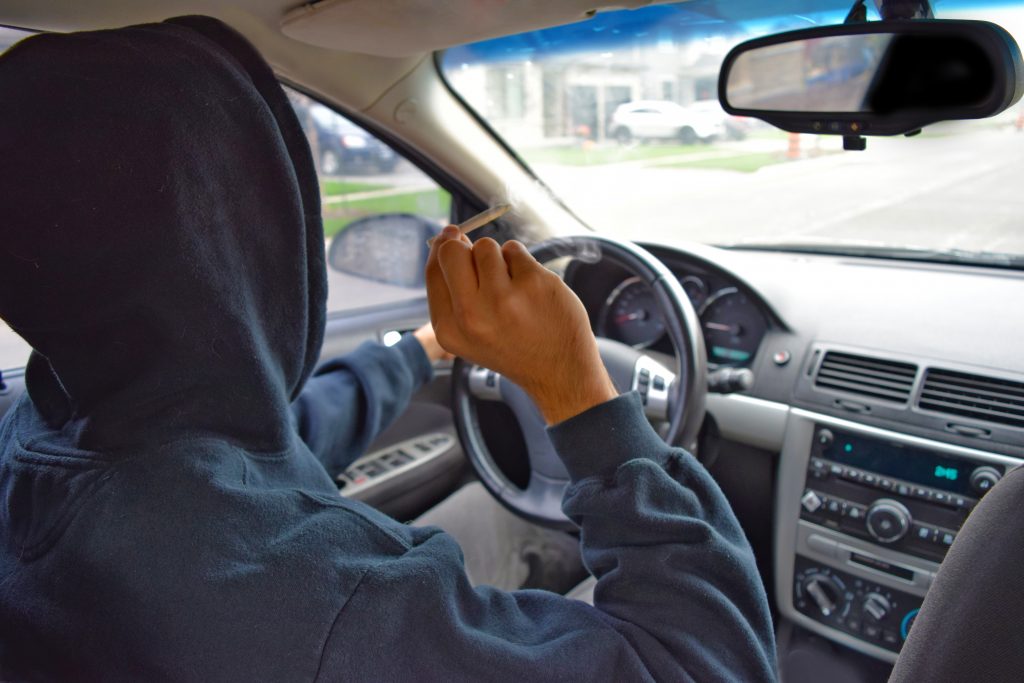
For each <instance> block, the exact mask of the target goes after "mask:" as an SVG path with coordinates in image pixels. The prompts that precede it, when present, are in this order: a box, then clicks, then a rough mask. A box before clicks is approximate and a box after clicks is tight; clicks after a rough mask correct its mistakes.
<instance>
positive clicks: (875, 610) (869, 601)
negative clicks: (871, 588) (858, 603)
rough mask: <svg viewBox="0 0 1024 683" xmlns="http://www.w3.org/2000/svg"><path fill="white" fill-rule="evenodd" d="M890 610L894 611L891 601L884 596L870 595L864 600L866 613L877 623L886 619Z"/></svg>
mask: <svg viewBox="0 0 1024 683" xmlns="http://www.w3.org/2000/svg"><path fill="white" fill-rule="evenodd" d="M890 609H892V605H891V604H889V600H888V599H886V597H885V596H884V595H881V594H879V593H868V594H867V596H866V597H865V598H864V613H865V614H867V615H868V616H870V617H871V618H872V619H874V620H875V621H881V620H882V619H885V617H886V615H888V614H889V610H890Z"/></svg>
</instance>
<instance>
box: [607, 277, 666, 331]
mask: <svg viewBox="0 0 1024 683" xmlns="http://www.w3.org/2000/svg"><path fill="white" fill-rule="evenodd" d="M597 333H598V334H599V335H600V336H602V337H607V338H609V339H615V340H616V341H620V342H622V343H624V344H629V345H630V346H632V347H634V348H638V349H645V348H647V347H648V346H650V345H651V344H653V343H654V342H656V341H658V340H659V339H661V337H662V335H663V334H665V320H664V319H663V318H662V317H661V313H660V311H659V309H658V302H657V301H656V300H655V298H654V290H652V289H651V288H650V287H649V286H648V285H647V283H645V282H644V281H643V280H641V279H640V278H638V277H631V278H629V279H628V280H623V281H622V283H621V284H620V285H619V286H618V287H616V288H615V289H614V290H613V291H612V293H611V294H609V295H608V299H607V300H606V301H605V304H604V308H603V309H602V310H601V317H600V318H599V320H598V326H597Z"/></svg>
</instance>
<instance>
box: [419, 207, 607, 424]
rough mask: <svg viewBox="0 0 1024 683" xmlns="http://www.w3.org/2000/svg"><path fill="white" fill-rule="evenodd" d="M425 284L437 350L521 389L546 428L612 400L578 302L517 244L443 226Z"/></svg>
mask: <svg viewBox="0 0 1024 683" xmlns="http://www.w3.org/2000/svg"><path fill="white" fill-rule="evenodd" d="M426 279H427V297H428V299H429V301H430V319H431V321H432V322H433V325H434V330H435V331H436V333H437V339H438V341H439V342H440V344H441V346H443V347H444V348H445V349H448V350H449V351H451V352H452V353H455V354H456V355H458V356H461V357H463V358H465V359H467V360H469V361H471V362H474V363H478V364H480V365H483V366H484V367H487V368H490V369H491V370H494V371H495V372H500V373H501V374H502V375H504V376H506V377H508V378H509V379H510V380H512V381H513V382H515V383H516V384H518V385H519V386H521V387H522V388H523V389H524V390H525V391H526V392H527V393H528V394H529V395H530V397H531V398H532V399H533V400H534V402H535V403H536V404H537V407H538V408H539V409H540V411H541V414H542V415H543V416H544V419H545V420H546V421H547V423H548V424H555V423H558V422H561V421H563V420H566V419H568V418H570V417H572V416H573V415H576V414H578V413H581V412H583V411H584V410H586V409H588V408H591V407H593V406H595V405H597V404H599V403H604V402H605V401H607V400H609V399H611V398H614V397H615V396H616V391H615V387H614V386H613V385H612V382H611V379H610V378H609V377H608V372H607V371H606V370H605V368H604V364H603V363H602V362H601V356H600V354H599V353H598V349H597V341H596V340H595V339H594V335H593V333H592V332H591V331H590V323H589V321H588V319H587V312H586V310H585V309H584V308H583V304H582V303H581V302H580V300H579V299H578V298H577V297H576V295H575V294H574V293H573V292H572V290H570V289H569V288H568V287H567V286H566V285H565V283H564V282H562V280H561V279H560V278H559V277H558V276H557V275H555V274H554V273H552V272H551V271H549V270H548V269H546V268H544V266H542V265H541V264H539V263H538V262H537V261H536V259H534V258H533V256H531V255H530V253H529V252H528V251H527V250H526V247H524V246H523V245H522V244H520V243H519V242H515V241H510V242H506V243H505V245H504V246H503V247H499V246H498V243H497V242H495V241H494V240H492V239H490V238H486V237H485V238H483V239H480V240H478V241H477V242H476V244H475V245H474V244H472V243H471V242H470V241H469V238H467V237H466V236H465V235H462V234H461V233H460V232H459V231H458V228H456V227H455V226H448V227H447V228H445V229H444V232H442V233H441V235H440V236H439V237H438V239H436V240H435V241H434V245H433V247H432V248H431V250H430V258H429V259H428V261H427V272H426Z"/></svg>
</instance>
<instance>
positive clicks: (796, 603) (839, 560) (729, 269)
mask: <svg viewBox="0 0 1024 683" xmlns="http://www.w3.org/2000/svg"><path fill="white" fill-rule="evenodd" d="M641 246H643V247H644V248H646V249H647V250H648V251H650V252H651V253H653V254H654V255H655V256H656V257H657V258H658V259H659V260H661V261H662V262H663V263H664V264H665V265H666V266H667V267H668V269H669V270H670V271H671V272H672V273H673V274H674V275H675V276H676V278H678V280H679V283H680V285H681V286H682V287H683V289H684V291H685V292H686V294H687V296H688V297H689V299H690V302H691V304H692V305H693V307H694V309H695V311H696V312H697V313H698V314H699V316H700V322H701V330H702V333H703V335H704V340H705V342H706V347H707V353H708V363H709V367H712V368H714V367H716V366H734V367H744V368H748V369H749V370H750V371H751V372H752V373H753V375H754V380H753V384H752V386H751V387H750V388H749V389H747V390H745V391H738V392H734V393H730V394H709V395H708V399H707V411H708V416H709V419H710V420H711V422H712V423H713V424H714V429H713V430H711V431H712V432H713V433H714V435H715V436H714V438H715V439H716V441H717V443H716V444H715V448H714V449H712V450H713V451H714V452H715V453H716V454H717V462H716V460H715V457H716V456H712V457H711V460H710V461H709V460H708V459H707V458H708V456H707V454H706V453H704V452H702V450H698V452H697V455H698V457H701V458H702V459H705V462H706V463H707V464H708V466H709V469H711V472H712V474H713V476H715V477H716V480H718V481H719V483H720V485H721V486H722V488H723V490H724V491H725V492H726V495H727V496H728V497H729V499H730V501H731V503H732V504H733V508H734V510H736V513H737V516H739V517H740V521H741V524H742V525H743V527H744V529H745V530H746V532H747V534H748V537H749V538H750V540H751V544H752V546H753V547H754V551H755V554H756V555H758V562H759V565H760V566H761V568H762V574H763V575H764V576H765V580H766V583H768V587H769V593H770V594H771V595H772V598H773V606H774V607H775V608H776V609H777V610H778V613H779V615H780V616H781V617H782V618H784V619H785V620H786V621H788V622H789V623H791V624H795V625H796V626H797V627H800V628H801V629H803V632H809V633H812V634H814V635H815V636H824V637H825V638H826V639H827V640H828V641H831V642H832V643H836V644H839V645H842V646H845V647H846V648H848V649H849V650H852V651H855V653H859V654H861V655H868V657H869V658H870V659H872V660H874V661H875V663H876V664H881V663H882V662H887V663H891V662H893V661H895V659H896V656H897V654H898V653H899V651H900V649H901V647H902V644H903V641H904V640H905V639H906V637H907V635H908V633H909V631H910V629H911V628H912V627H913V623H914V620H915V618H916V615H917V611H918V609H919V608H920V606H921V603H922V601H923V599H924V596H925V595H926V594H927V592H928V590H929V588H930V587H931V583H932V580H933V579H934V577H935V574H936V572H937V571H938V569H939V567H940V566H941V563H942V561H943V559H944V557H945V554H946V552H947V550H948V547H949V546H950V545H951V544H952V543H953V542H954V540H955V539H956V536H957V534H958V532H959V529H960V526H961V525H962V524H963V522H964V521H965V519H966V518H967V515H968V514H969V513H970V510H971V509H973V507H974V506H976V505H977V504H978V503H979V502H980V501H981V499H982V498H983V497H984V495H985V494H986V493H987V492H988V490H990V489H991V487H992V486H994V485H995V484H996V483H997V482H998V481H999V479H1001V478H1002V477H1003V476H1005V475H1006V474H1007V473H1008V472H1009V471H1010V470H1012V469H1014V468H1017V467H1020V466H1021V465H1022V464H1024V353H1021V351H1020V349H1019V344H1018V341H1019V340H1020V339H1022V338H1024V318H1022V317H1021V316H1019V315H1013V314H1008V311H1007V309H1006V306H1005V302H1007V301H1017V300H1020V299H1021V298H1022V297H1024V273H1022V272H1021V271H1015V270H1009V269H998V268H980V267H968V266H956V265H948V264H935V263H926V262H914V261H899V260H884V259H871V258H859V257H846V256H831V255H815V254H795V253H786V252H771V251H763V250H750V251H745V250H740V249H719V248H714V247H708V246H704V245H692V244H686V245H665V244H644V245H641ZM566 280H567V282H569V284H570V285H572V286H573V289H574V290H575V291H576V292H577V294H578V295H579V296H580V299H581V300H582V301H583V303H584V305H585V306H586V308H587V310H588V312H589V313H590V315H591V321H592V324H593V327H594V331H595V333H596V334H598V335H599V336H605V337H610V338H612V339H616V340H619V341H622V342H624V343H627V344H630V345H632V346H635V347H637V348H644V349H650V350H651V351H654V352H661V353H664V354H666V355H668V354H671V353H672V352H673V349H672V348H671V345H670V344H669V342H668V341H667V340H666V337H665V334H664V333H665V323H664V321H663V320H662V319H661V317H660V313H659V312H658V310H657V309H656V307H655V304H654V299H653V297H652V296H651V292H650V290H649V289H647V288H646V286H644V285H643V284H642V283H641V282H639V281H638V280H636V279H635V278H631V277H630V274H629V273H627V272H625V271H624V270H622V269H621V268H620V267H618V266H617V265H613V264H608V263H602V262H598V263H593V264H585V265H580V266H579V267H577V268H575V269H573V270H567V271H566ZM705 445H706V444H705V443H702V445H701V449H704V446H705ZM758 459H760V460H761V464H759V463H758V462H757V460H758ZM730 460H731V461H733V462H732V463H731V464H730V463H729V462H728V461H730ZM723 463H725V464H724V466H723ZM730 470H732V474H731V475H730V474H729V472H730ZM755 472H757V473H759V475H755V474H754V473H755ZM730 477H731V481H730ZM769 510H770V522H769V521H767V517H768V511H769ZM805 644H806V643H805ZM849 650H845V651H849ZM878 660H881V661H880V662H879V661H878Z"/></svg>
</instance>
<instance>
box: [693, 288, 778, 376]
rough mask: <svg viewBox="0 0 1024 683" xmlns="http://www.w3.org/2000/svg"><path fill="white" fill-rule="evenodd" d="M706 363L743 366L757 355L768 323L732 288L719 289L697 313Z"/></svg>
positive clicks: (754, 307)
mask: <svg viewBox="0 0 1024 683" xmlns="http://www.w3.org/2000/svg"><path fill="white" fill-rule="evenodd" d="M700 323H701V327H702V328H703V329H704V341H705V343H706V344H707V347H708V362H710V363H714V364H717V365H746V364H747V363H748V362H749V361H750V359H751V358H753V356H754V353H755V352H756V351H757V347H758V345H759V344H760V343H761V338H762V337H763V336H764V333H765V330H766V329H767V323H766V322H765V319H764V316H763V315H762V314H761V310H760V309H759V308H758V307H757V304H755V303H754V302H753V301H750V300H749V299H748V298H747V295H746V294H744V293H743V292H741V291H739V290H738V289H737V288H735V287H726V288H724V289H720V290H718V291H717V292H715V293H714V294H712V295H711V296H710V297H708V300H707V302H706V303H705V304H704V307H703V308H702V309H701V312H700Z"/></svg>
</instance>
